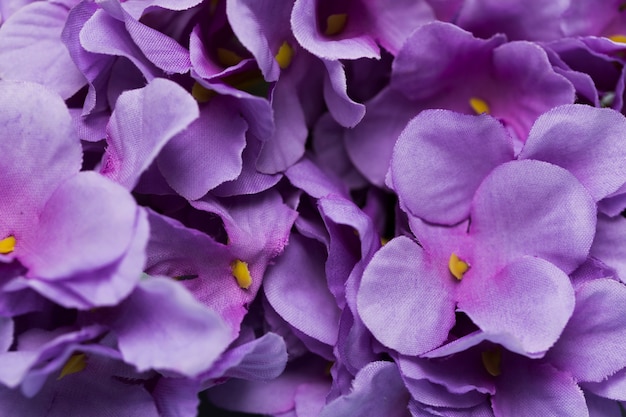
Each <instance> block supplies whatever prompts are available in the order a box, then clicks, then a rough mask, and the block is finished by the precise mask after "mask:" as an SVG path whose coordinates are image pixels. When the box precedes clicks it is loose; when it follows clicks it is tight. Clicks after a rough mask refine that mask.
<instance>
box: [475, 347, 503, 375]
mask: <svg viewBox="0 0 626 417" xmlns="http://www.w3.org/2000/svg"><path fill="white" fill-rule="evenodd" d="M480 356H481V357H482V360H483V366H484V367H485V369H486V370H487V372H489V375H491V376H498V375H500V373H501V371H500V363H501V362H502V351H501V350H500V349H499V348H495V349H492V350H486V351H484V352H483V353H481V355H480Z"/></svg>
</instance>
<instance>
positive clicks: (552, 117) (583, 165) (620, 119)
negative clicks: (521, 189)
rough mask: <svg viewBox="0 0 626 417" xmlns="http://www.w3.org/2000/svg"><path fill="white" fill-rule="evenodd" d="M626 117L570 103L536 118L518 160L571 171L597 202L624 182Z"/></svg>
mask: <svg viewBox="0 0 626 417" xmlns="http://www.w3.org/2000/svg"><path fill="white" fill-rule="evenodd" d="M625 130H626V118H624V116H623V115H622V114H620V113H618V112H616V111H613V110H611V109H599V108H595V107H591V106H585V105H580V104H572V105H566V106H560V107H557V108H555V109H552V110H550V111H549V112H547V113H544V114H543V115H542V116H541V117H539V118H538V119H537V121H536V122H535V125H534V126H533V128H532V130H531V132H530V134H529V136H528V140H527V141H526V144H525V145H524V148H523V149H522V151H521V153H520V155H519V158H520V159H538V160H540V161H546V162H550V163H552V164H555V165H558V166H561V167H563V168H565V169H567V170H568V171H570V172H571V173H572V174H574V176H575V177H576V178H578V180H579V181H580V182H581V183H583V185H584V186H585V187H587V189H588V190H589V192H590V193H591V195H592V196H593V197H594V199H595V200H596V201H599V200H601V199H603V198H604V197H606V196H608V195H610V194H612V193H613V192H615V191H617V190H618V189H619V188H620V187H621V186H622V185H624V183H626V166H624V163H623V161H624V159H626V137H624V131H625Z"/></svg>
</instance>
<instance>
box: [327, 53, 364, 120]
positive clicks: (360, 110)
mask: <svg viewBox="0 0 626 417" xmlns="http://www.w3.org/2000/svg"><path fill="white" fill-rule="evenodd" d="M324 65H325V66H326V71H327V74H325V76H324V100H325V101H326V105H327V106H328V110H329V111H330V114H332V116H333V118H334V119H335V120H337V122H339V124H340V125H342V126H344V127H354V126H355V125H356V124H357V123H359V122H360V121H361V119H363V115H365V106H364V105H362V104H359V103H356V102H354V101H353V100H352V99H351V98H350V97H348V93H347V91H346V88H347V85H346V73H345V71H344V69H343V64H341V62H339V61H327V60H324Z"/></svg>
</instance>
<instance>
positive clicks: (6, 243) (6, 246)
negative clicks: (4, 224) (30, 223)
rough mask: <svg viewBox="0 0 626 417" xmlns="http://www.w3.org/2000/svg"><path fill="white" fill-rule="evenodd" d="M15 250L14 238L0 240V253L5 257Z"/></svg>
mask: <svg viewBox="0 0 626 417" xmlns="http://www.w3.org/2000/svg"><path fill="white" fill-rule="evenodd" d="M14 250H15V237H13V236H9V237H6V238H4V239H2V240H0V253H1V254H3V255H6V254H8V253H11V252H13V251H14Z"/></svg>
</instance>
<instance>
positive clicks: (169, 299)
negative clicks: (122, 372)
mask: <svg viewBox="0 0 626 417" xmlns="http://www.w3.org/2000/svg"><path fill="white" fill-rule="evenodd" d="M155 306H158V308H154V307H155ZM113 315H114V318H113V322H112V323H111V327H112V329H113V331H114V332H115V334H116V336H117V341H118V347H119V349H120V352H121V353H122V356H123V358H124V360H125V361H126V362H127V363H131V364H133V365H135V366H136V367H137V369H138V370H139V371H140V372H141V371H144V370H148V369H160V370H166V371H173V372H177V373H180V374H182V375H185V376H188V377H194V376H197V375H199V374H200V373H202V372H203V371H206V370H207V369H208V368H209V367H210V366H211V365H212V364H213V363H214V362H215V360H216V359H217V358H218V357H219V356H220V355H221V353H222V352H223V351H224V350H225V349H226V347H227V346H228V344H229V343H230V335H229V332H228V330H227V328H226V326H225V325H224V323H223V322H222V320H221V319H220V318H219V316H218V315H217V314H216V313H215V312H213V311H212V310H210V309H208V308H207V307H205V306H203V305H202V304H200V302H198V301H197V300H196V299H195V298H194V297H193V295H192V294H191V293H190V292H189V291H187V290H186V289H185V288H184V287H183V286H182V285H181V284H179V283H177V282H176V281H173V280H171V279H167V278H158V277H155V278H147V279H145V280H142V281H141V282H140V283H139V285H138V286H137V287H136V289H135V291H134V292H133V293H132V294H131V295H130V297H129V298H128V299H126V300H125V301H123V302H122V304H121V305H120V306H119V307H116V308H115V310H114V312H113ZM155 347H158V348H155Z"/></svg>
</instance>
